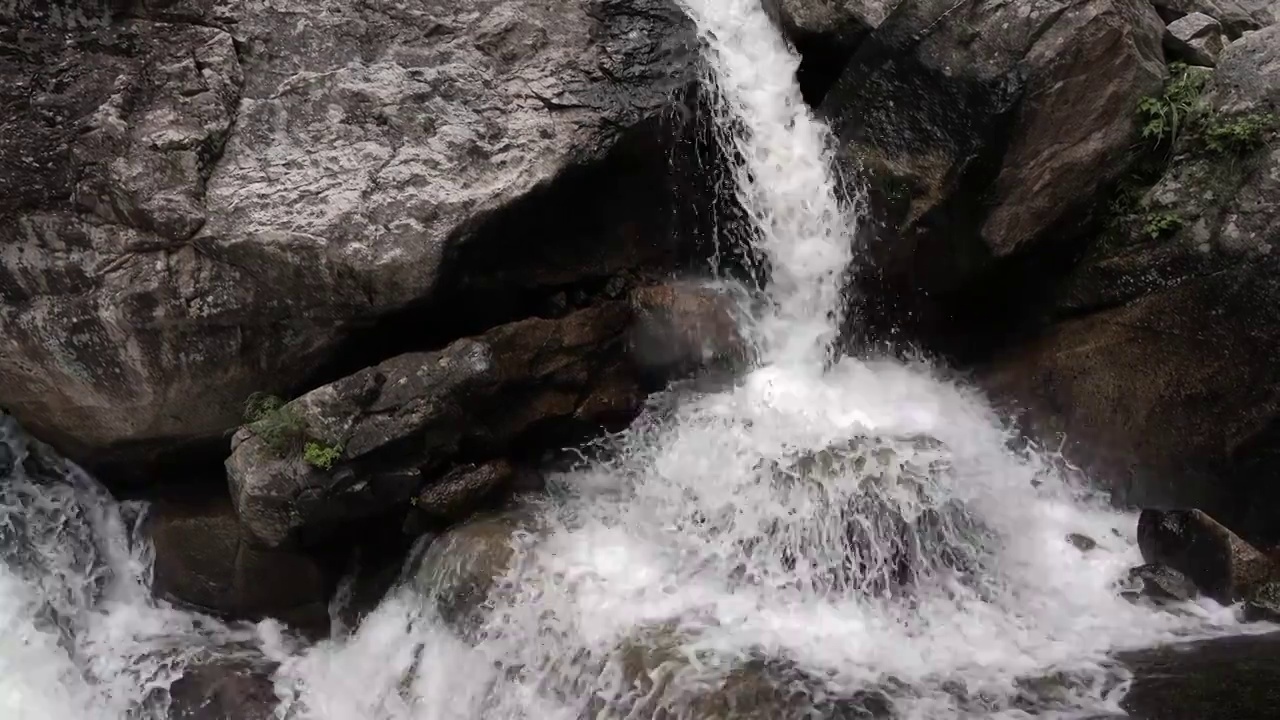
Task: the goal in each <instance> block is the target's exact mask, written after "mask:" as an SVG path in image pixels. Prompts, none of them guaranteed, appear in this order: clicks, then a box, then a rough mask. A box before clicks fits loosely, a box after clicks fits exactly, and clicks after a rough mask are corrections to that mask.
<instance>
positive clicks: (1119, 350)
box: [984, 25, 1280, 543]
mask: <svg viewBox="0 0 1280 720" xmlns="http://www.w3.org/2000/svg"><path fill="white" fill-rule="evenodd" d="M1202 100H1203V102H1204V103H1205V107H1204V108H1203V109H1202V111H1201V112H1202V115H1201V118H1202V119H1201V120H1199V121H1197V122H1196V123H1191V124H1188V126H1187V128H1184V131H1183V132H1182V133H1181V136H1180V139H1179V140H1178V141H1177V142H1176V146H1175V147H1174V148H1172V155H1171V156H1170V152H1171V150H1170V148H1169V146H1168V144H1166V145H1164V146H1163V148H1162V149H1159V150H1158V155H1157V157H1158V158H1159V159H1160V160H1161V162H1165V163H1167V167H1165V168H1164V169H1163V172H1162V174H1159V175H1158V177H1157V179H1156V180H1155V182H1154V184H1153V185H1152V186H1151V187H1149V188H1145V189H1142V190H1140V191H1139V192H1137V193H1135V194H1136V196H1137V200H1136V201H1135V202H1134V207H1133V209H1132V211H1131V212H1130V213H1129V214H1128V215H1126V216H1124V217H1123V218H1121V220H1122V221H1121V222H1118V223H1116V224H1115V226H1114V227H1113V228H1112V229H1111V230H1109V231H1108V232H1106V233H1103V234H1101V235H1100V236H1099V237H1098V238H1097V239H1096V240H1095V241H1094V242H1092V243H1091V244H1090V246H1089V247H1088V249H1087V250H1086V252H1085V253H1084V256H1083V258H1082V259H1081V260H1080V262H1079V263H1078V264H1076V265H1075V266H1074V267H1071V268H1070V269H1069V271H1068V272H1067V273H1066V276H1065V277H1064V278H1062V279H1061V281H1060V282H1054V281H1053V279H1052V278H1049V277H1044V276H1041V278H1040V279H1041V282H1042V283H1044V284H1045V285H1046V286H1051V287H1053V288H1054V290H1053V297H1052V300H1051V305H1052V307H1051V308H1050V309H1049V310H1048V314H1049V316H1050V317H1054V318H1061V319H1060V320H1059V321H1057V322H1051V323H1048V324H1046V325H1045V326H1043V327H1041V328H1039V329H1038V330H1037V331H1036V332H1035V333H1034V334H1033V335H1032V336H1031V337H1028V338H1026V339H1025V340H1023V341H1021V342H1019V343H1018V344H1016V345H1015V346H1013V347H1011V348H1006V349H1005V350H1003V351H1002V352H1001V353H1000V354H999V356H998V357H997V358H996V359H995V360H994V361H993V362H992V363H991V365H990V367H989V368H988V370H987V371H986V372H985V373H984V376H985V380H986V384H987V386H988V387H990V388H991V389H993V390H995V391H997V392H998V393H1000V394H1002V395H1005V396H1007V397H1011V398H1013V399H1014V400H1015V401H1016V403H1017V404H1019V405H1020V406H1022V407H1023V408H1024V409H1025V410H1027V414H1028V417H1029V418H1030V419H1031V420H1032V424H1033V425H1034V426H1036V427H1037V429H1038V431H1039V432H1041V433H1043V434H1050V433H1064V434H1065V437H1066V444H1065V446H1064V450H1065V452H1066V453H1067V454H1068V455H1069V456H1070V457H1072V459H1074V460H1076V461H1078V462H1079V463H1081V464H1083V465H1085V466H1087V467H1089V469H1091V470H1093V471H1095V472H1096V473H1097V474H1098V475H1099V476H1100V477H1102V478H1103V479H1105V480H1107V481H1109V482H1110V483H1111V484H1112V485H1113V487H1114V488H1115V490H1116V495H1117V498H1118V499H1120V500H1122V501H1125V502H1129V503H1133V504H1139V505H1175V506H1176V505H1181V506H1187V507H1201V508H1204V509H1205V510H1206V511H1208V512H1209V513H1211V514H1212V515H1214V516H1215V517H1220V518H1222V519H1223V520H1224V521H1225V522H1227V523H1228V524H1229V525H1231V526H1232V527H1235V528H1238V529H1239V530H1240V531H1241V532H1242V533H1243V534H1245V535H1246V536H1247V537H1250V538H1257V539H1258V540H1260V541H1265V542H1271V543H1274V542H1275V541H1276V540H1280V536H1277V535H1276V533H1277V532H1280V530H1277V528H1280V526H1277V525H1276V523H1275V522H1274V519H1275V517H1276V516H1275V511H1274V510H1273V508H1274V507H1276V502H1277V500H1280V495H1278V494H1277V491H1276V489H1275V487H1276V486H1275V483H1274V482H1272V481H1271V477H1273V476H1274V474H1275V473H1276V472H1277V471H1280V463H1277V462H1276V461H1275V456H1274V452H1273V451H1272V448H1274V443H1275V441H1276V438H1277V437H1278V436H1280V400H1278V398H1280V367H1277V365H1276V363H1275V362H1274V359H1275V358H1276V357H1277V354H1278V353H1280V280H1278V279H1277V278H1280V253H1278V252H1276V250H1277V248H1278V247H1280V234H1278V231H1277V229H1278V228H1280V147H1277V146H1276V144H1275V143H1274V142H1273V141H1271V140H1270V139H1269V138H1271V137H1274V133H1275V131H1276V130H1277V129H1278V128H1280V115H1278V114H1277V113H1280V26H1276V25H1273V26H1271V27H1269V28H1266V29H1264V30H1261V31H1258V32H1253V33H1247V34H1246V35H1245V36H1244V37H1242V38H1241V39H1240V40H1237V41H1236V42H1234V43H1232V44H1231V45H1230V46H1228V47H1227V48H1226V50H1225V51H1224V52H1223V54H1222V55H1221V57H1220V58H1219V60H1218V65H1217V67H1216V69H1215V70H1214V71H1213V74H1212V76H1211V77H1210V79H1209V80H1208V84H1207V86H1206V87H1205V89H1204V95H1203V98H1202Z"/></svg>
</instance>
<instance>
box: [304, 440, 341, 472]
mask: <svg viewBox="0 0 1280 720" xmlns="http://www.w3.org/2000/svg"><path fill="white" fill-rule="evenodd" d="M340 457H342V447H341V446H331V445H325V444H324V443H322V442H317V441H315V440H308V441H307V444H306V446H305V447H303V448H302V459H303V460H306V461H307V464H308V465H311V466H312V467H317V468H320V469H321V470H331V469H333V464H334V463H335V462H337V461H338V458H340Z"/></svg>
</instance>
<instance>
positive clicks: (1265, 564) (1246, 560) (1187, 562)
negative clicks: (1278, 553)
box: [1138, 508, 1280, 605]
mask: <svg viewBox="0 0 1280 720" xmlns="http://www.w3.org/2000/svg"><path fill="white" fill-rule="evenodd" d="M1138 546H1139V548H1141V550H1142V559H1143V560H1144V561H1146V562H1147V563H1152V564H1159V565H1165V566H1168V567H1169V568H1172V569H1173V570H1176V571H1178V572H1180V573H1182V574H1184V575H1186V576H1187V577H1188V578H1190V579H1191V581H1192V582H1194V583H1195V584H1196V587H1197V588H1199V589H1200V592H1202V593H1204V594H1205V595H1207V596H1209V597H1210V598H1213V599H1214V600H1216V601H1218V602H1219V603H1222V604H1223V605H1229V604H1231V603H1234V602H1236V601H1238V600H1240V599H1242V598H1244V597H1246V596H1248V595H1250V594H1251V593H1252V592H1253V591H1254V590H1255V589H1257V588H1259V587H1261V586H1262V585H1263V584H1265V583H1267V582H1269V581H1271V580H1273V579H1277V577H1278V576H1280V569H1277V568H1276V566H1275V565H1274V564H1273V563H1272V562H1271V559H1270V558H1268V557H1267V556H1266V555H1264V554H1262V553H1261V552H1260V551H1258V549H1257V548H1254V547H1253V546H1252V545H1250V544H1249V543H1247V542H1245V541H1244V540H1242V539H1240V537H1239V536H1237V535H1236V534H1235V533H1233V532H1231V531H1230V530H1228V529H1227V528H1226V527H1225V526H1223V525H1222V524H1220V523H1218V522H1217V521H1216V520H1214V519H1213V518H1211V517H1209V516H1208V515H1206V514H1205V513H1203V512H1201V511H1200V510H1154V509H1150V508H1148V509H1146V510H1143V511H1142V515H1141V516H1139V518H1138Z"/></svg>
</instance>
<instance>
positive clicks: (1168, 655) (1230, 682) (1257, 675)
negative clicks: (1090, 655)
mask: <svg viewBox="0 0 1280 720" xmlns="http://www.w3.org/2000/svg"><path fill="white" fill-rule="evenodd" d="M1278 658H1280V635H1278V634H1274V633H1273V634H1269V635H1261V636H1243V637H1232V638H1222V639H1218V640H1208V641H1203V642H1196V643H1186V644H1180V645H1169V646H1164V647H1159V648H1152V649H1150V650H1140V651H1136V652H1127V653H1123V654H1121V655H1120V656H1119V660H1120V661H1121V662H1123V663H1124V664H1125V665H1127V666H1128V667H1129V668H1130V669H1131V670H1132V671H1133V675H1134V677H1133V684H1132V687H1131V689H1130V690H1129V693H1128V694H1127V695H1126V696H1125V697H1124V699H1123V700H1122V701H1121V704H1122V706H1123V707H1124V709H1125V710H1127V711H1128V716H1129V717H1132V718H1134V719H1135V720H1271V718H1273V717H1275V709H1276V707H1277V703H1280V660H1278Z"/></svg>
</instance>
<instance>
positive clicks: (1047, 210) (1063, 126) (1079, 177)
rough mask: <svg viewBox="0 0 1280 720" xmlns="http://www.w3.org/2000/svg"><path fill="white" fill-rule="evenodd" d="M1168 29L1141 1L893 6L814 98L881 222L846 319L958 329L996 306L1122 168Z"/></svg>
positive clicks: (1062, 239) (948, 0) (986, 0)
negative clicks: (857, 305) (1012, 279)
mask: <svg viewBox="0 0 1280 720" xmlns="http://www.w3.org/2000/svg"><path fill="white" fill-rule="evenodd" d="M1163 32H1164V24H1163V23H1162V22H1161V21H1160V18H1159V17H1157V16H1156V14H1155V11H1154V10H1153V9H1152V8H1151V7H1150V5H1148V4H1147V3H1146V2H1145V1H1144V0H1052V1H1050V2H1038V3H1030V4H1028V3H1009V2H998V1H995V0H962V1H961V2H955V1H954V0H904V2H902V3H900V4H898V5H897V6H896V8H895V9H894V10H893V11H892V12H891V13H890V14H889V16H888V18H887V19H886V20H885V21H884V22H883V23H882V24H881V25H880V26H879V27H878V28H877V29H876V30H875V31H873V32H872V33H871V34H870V36H869V37H868V38H867V39H866V40H865V41H863V42H862V44H861V46H860V47H859V48H858V51H857V53H856V54H855V55H854V57H853V59H852V61H850V63H849V64H848V66H846V67H845V69H844V72H843V74H842V75H841V76H840V79H839V80H838V81H837V82H836V84H835V86H834V87H832V89H831V90H830V92H828V93H827V95H826V97H825V99H824V100H823V102H822V105H821V108H820V112H821V114H822V115H824V116H825V117H826V118H828V119H829V121H830V123H831V125H832V127H833V130H834V131H835V133H836V135H837V136H838V139H839V146H840V149H839V152H840V157H841V159H842V161H843V162H844V163H846V164H848V165H851V166H853V167H854V168H856V170H857V171H860V172H862V173H863V174H864V175H865V176H866V177H867V179H868V186H869V189H870V190H871V195H872V201H873V207H875V208H876V210H877V211H878V213H879V215H880V218H878V219H880V220H881V221H882V224H881V226H880V227H878V228H872V231H873V232H874V234H875V235H876V236H877V241H875V242H872V243H871V245H870V250H871V252H872V255H873V257H874V259H875V262H874V263H873V264H867V265H865V266H864V268H863V269H864V270H867V271H868V272H867V273H864V274H865V275H867V277H864V278H863V280H862V283H863V284H864V286H866V288H867V292H864V293H863V294H862V299H863V301H864V305H865V307H863V308H862V311H861V312H859V313H855V314H853V315H852V317H854V318H856V319H858V320H859V321H862V322H867V321H871V322H873V323H874V322H876V321H878V320H880V319H881V318H880V317H879V316H880V315H881V314H882V313H887V314H889V315H891V316H892V317H891V318H890V320H889V321H890V322H901V323H906V324H913V325H919V326H921V327H924V328H926V329H932V330H937V331H939V332H941V331H943V330H947V329H951V328H954V329H955V330H956V332H957V334H960V335H963V334H966V333H968V332H970V331H971V330H972V328H971V327H967V326H966V327H963V328H962V327H961V325H960V324H958V323H957V322H955V321H953V318H955V317H958V316H962V315H965V314H966V313H967V314H968V315H967V316H966V318H967V319H969V320H972V321H974V324H978V325H980V324H983V323H985V322H988V320H987V318H986V314H987V313H986V310H985V309H984V308H986V307H988V306H991V307H993V308H1002V306H1003V304H1004V303H1005V300H1006V297H1005V296H1002V295H1001V292H1000V291H1002V290H1003V289H1004V287H1005V286H1007V285H1008V283H1004V284H998V283H996V282H995V281H993V280H992V279H991V278H992V277H995V276H999V275H1000V274H1001V273H1002V272H1003V273H1004V274H1005V275H1010V274H1011V275H1014V276H1017V275H1018V273H1015V272H1013V271H1012V270H1011V269H1010V268H1012V267H1021V264H1022V263H1030V262H1032V261H1038V262H1051V259H1053V258H1058V257H1060V256H1061V255H1062V254H1064V253H1067V252H1068V251H1069V250H1070V248H1072V247H1073V242H1074V240H1075V239H1076V238H1077V237H1078V236H1079V235H1080V232H1081V228H1082V226H1087V221H1088V219H1089V217H1090V215H1091V214H1092V213H1094V212H1095V211H1097V210H1098V208H1099V206H1100V204H1101V200H1103V198H1104V195H1105V192H1106V190H1107V189H1108V187H1109V184H1110V183H1111V182H1112V181H1114V180H1115V179H1116V178H1118V177H1119V176H1120V174H1121V173H1123V172H1124V169H1125V164H1124V162H1123V161H1122V159H1123V158H1124V157H1125V153H1126V151H1127V150H1128V149H1129V147H1130V145H1131V144H1132V143H1133V134H1134V130H1135V113H1134V109H1135V107H1136V106H1137V104H1138V101H1139V99H1140V98H1142V97H1143V96H1146V95H1148V94H1150V93H1152V92H1155V91H1157V90H1158V89H1159V87H1160V84H1161V81H1162V78H1163V77H1164V62H1163V59H1164V54H1163V50H1162V48H1161V38H1162V35H1163ZM1027 282H1029V283H1034V281H1032V280H1030V279H1029V278H1028V279H1027ZM882 303H883V304H888V305H889V306H891V307H889V308H888V309H885V308H882V307H880V304H882ZM968 316H972V317H968ZM979 319H981V320H982V322H978V320H979Z"/></svg>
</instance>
